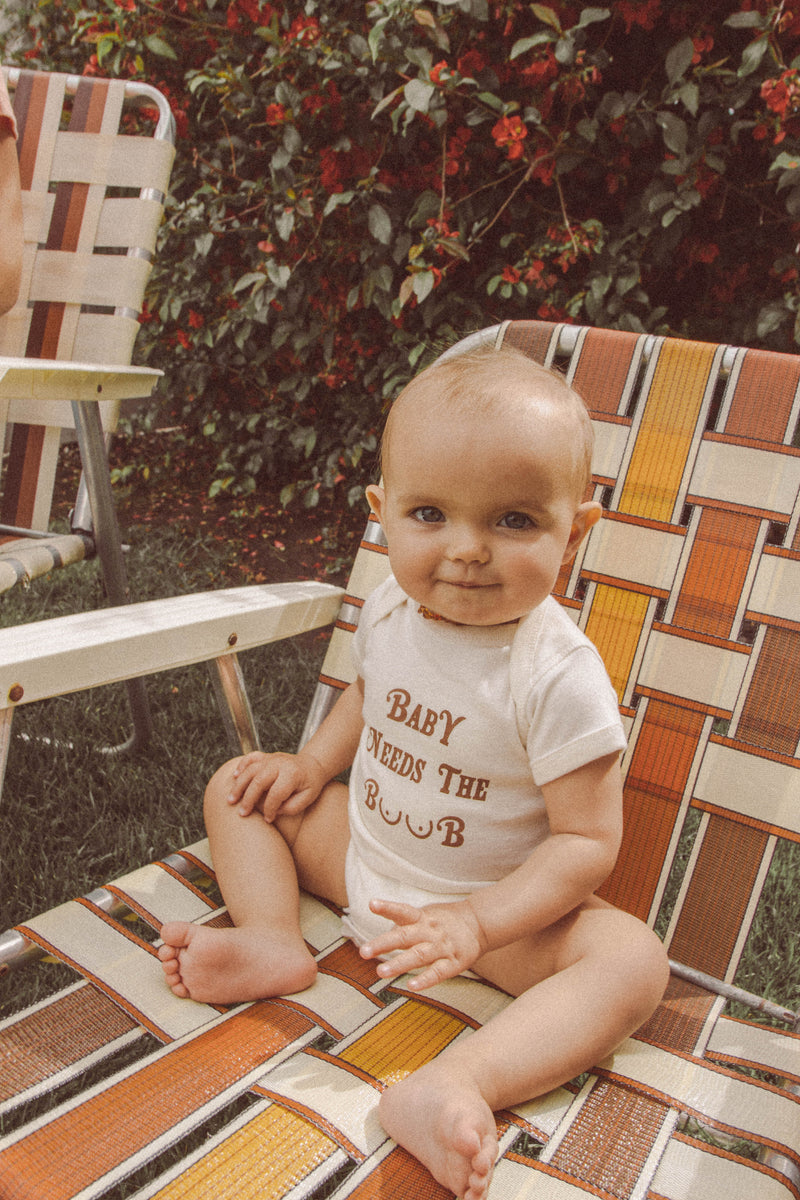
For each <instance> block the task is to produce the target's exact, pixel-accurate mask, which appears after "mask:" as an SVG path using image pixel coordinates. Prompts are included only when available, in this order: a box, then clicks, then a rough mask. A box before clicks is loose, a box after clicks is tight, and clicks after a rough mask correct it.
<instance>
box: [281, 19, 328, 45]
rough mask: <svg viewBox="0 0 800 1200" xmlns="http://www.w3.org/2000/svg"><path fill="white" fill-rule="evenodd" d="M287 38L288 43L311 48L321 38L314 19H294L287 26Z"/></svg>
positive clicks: (320, 31)
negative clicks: (299, 43)
mask: <svg viewBox="0 0 800 1200" xmlns="http://www.w3.org/2000/svg"><path fill="white" fill-rule="evenodd" d="M287 36H288V40H289V41H290V42H301V43H302V44H303V45H304V46H313V44H314V43H315V42H318V41H319V39H320V37H321V36H322V30H321V29H320V27H319V21H318V19H317V18H316V17H296V18H295V19H294V21H292V23H291V25H290V26H289V33H288V35H287Z"/></svg>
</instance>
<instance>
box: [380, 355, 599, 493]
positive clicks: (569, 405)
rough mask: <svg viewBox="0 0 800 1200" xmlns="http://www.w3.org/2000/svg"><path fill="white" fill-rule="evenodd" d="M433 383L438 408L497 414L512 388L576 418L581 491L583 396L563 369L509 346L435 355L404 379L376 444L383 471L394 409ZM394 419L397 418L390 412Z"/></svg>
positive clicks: (585, 477) (586, 453) (585, 464)
mask: <svg viewBox="0 0 800 1200" xmlns="http://www.w3.org/2000/svg"><path fill="white" fill-rule="evenodd" d="M422 385H425V386H426V388H427V387H428V385H433V387H432V389H431V390H432V391H433V395H434V398H433V400H430V399H429V403H431V404H433V405H434V406H435V408H436V410H437V411H442V410H447V411H450V412H452V411H454V410H456V411H461V412H469V413H471V414H476V415H478V416H485V418H486V419H487V420H491V419H493V418H495V417H498V416H501V415H502V414H503V412H504V410H505V409H506V408H507V403H506V401H508V400H509V399H510V397H511V395H512V394H513V395H514V396H518V395H519V392H520V390H523V389H524V391H525V392H527V393H528V394H529V396H530V400H531V402H532V403H533V404H545V405H549V406H550V407H551V408H552V409H554V410H555V411H557V412H559V414H560V415H561V414H563V416H564V417H565V418H566V419H567V420H571V421H573V422H574V424H575V431H576V434H577V438H576V446H575V466H574V470H575V483H576V489H578V490H579V491H580V494H581V496H582V495H583V494H584V493H585V491H586V489H587V488H588V486H589V484H590V483H591V478H592V450H593V448H594V431H593V429H592V422H591V419H590V417H589V412H588V409H587V408H586V404H585V402H584V400H583V398H582V397H581V396H580V395H579V393H578V392H576V391H575V389H574V388H573V387H571V386H570V385H569V384H568V383H567V381H566V379H565V378H564V376H563V375H560V374H559V373H558V372H556V371H552V370H549V369H548V368H546V367H543V366H541V365H540V364H539V363H537V362H535V361H534V360H533V359H532V358H529V357H528V356H527V355H526V354H523V353H522V352H521V351H520V350H516V349H514V348H512V347H510V346H509V347H500V348H499V349H495V348H494V347H493V346H479V347H477V348H475V349H471V350H465V351H464V352H463V353H461V354H456V355H453V356H452V357H448V358H444V359H443V360H442V359H437V360H436V361H435V362H434V363H432V364H431V365H430V366H429V367H426V368H425V370H424V371H421V372H420V374H419V375H416V376H415V377H414V378H413V379H412V380H411V382H410V383H408V384H406V386H405V387H404V388H403V390H402V391H401V392H400V394H399V395H398V396H397V399H396V400H395V401H394V404H393V405H392V407H391V409H390V411H389V416H388V418H387V421H386V425H385V427H384V431H383V437H382V440H381V448H380V465H381V471H382V474H383V475H384V476H385V475H386V473H387V466H388V461H389V450H390V444H391V436H392V425H393V423H394V422H393V414H395V413H396V412H398V411H399V410H400V409H401V408H402V407H403V405H404V404H405V403H406V402H407V401H408V400H409V399H411V398H413V397H414V395H415V393H416V392H417V391H418V390H420V388H421V386H422ZM395 419H396V418H395Z"/></svg>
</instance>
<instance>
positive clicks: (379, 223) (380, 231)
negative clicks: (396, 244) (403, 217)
mask: <svg viewBox="0 0 800 1200" xmlns="http://www.w3.org/2000/svg"><path fill="white" fill-rule="evenodd" d="M367 220H368V223H369V231H370V233H371V234H372V236H373V237H374V238H375V241H376V242H381V243H382V245H384V246H388V245H389V242H390V241H391V240H392V221H391V217H390V216H389V214H388V212H387V211H386V209H385V208H384V207H383V205H382V204H373V205H372V207H371V208H370V210H369V215H368V218H367Z"/></svg>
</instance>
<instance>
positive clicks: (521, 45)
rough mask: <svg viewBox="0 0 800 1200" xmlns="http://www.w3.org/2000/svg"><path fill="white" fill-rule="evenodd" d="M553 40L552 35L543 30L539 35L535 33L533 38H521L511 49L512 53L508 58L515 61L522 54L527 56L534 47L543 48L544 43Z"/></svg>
mask: <svg viewBox="0 0 800 1200" xmlns="http://www.w3.org/2000/svg"><path fill="white" fill-rule="evenodd" d="M552 40H553V35H552V33H545V32H544V30H541V31H540V32H539V33H535V34H534V35H533V37H525V38H520V39H519V40H518V41H516V42H514V45H513V46H512V47H511V53H510V54H509V56H508V57H509V59H511V60H512V61H513V59H515V58H519V57H520V55H521V54H525V53H526V52H527V51H528V50H532V49H533V47H534V46H541V44H542V42H552Z"/></svg>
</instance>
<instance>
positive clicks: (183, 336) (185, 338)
mask: <svg viewBox="0 0 800 1200" xmlns="http://www.w3.org/2000/svg"><path fill="white" fill-rule="evenodd" d="M175 336H176V338H177V339H178V341H179V342H180V344H181V345H182V346H183V348H184V350H188V349H189V348H190V347H191V344H192V343H191V342H190V341H189V335H188V333H186V332H185V331H184V330H183V329H179V330H178V332H177V333H176V334H175Z"/></svg>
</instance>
